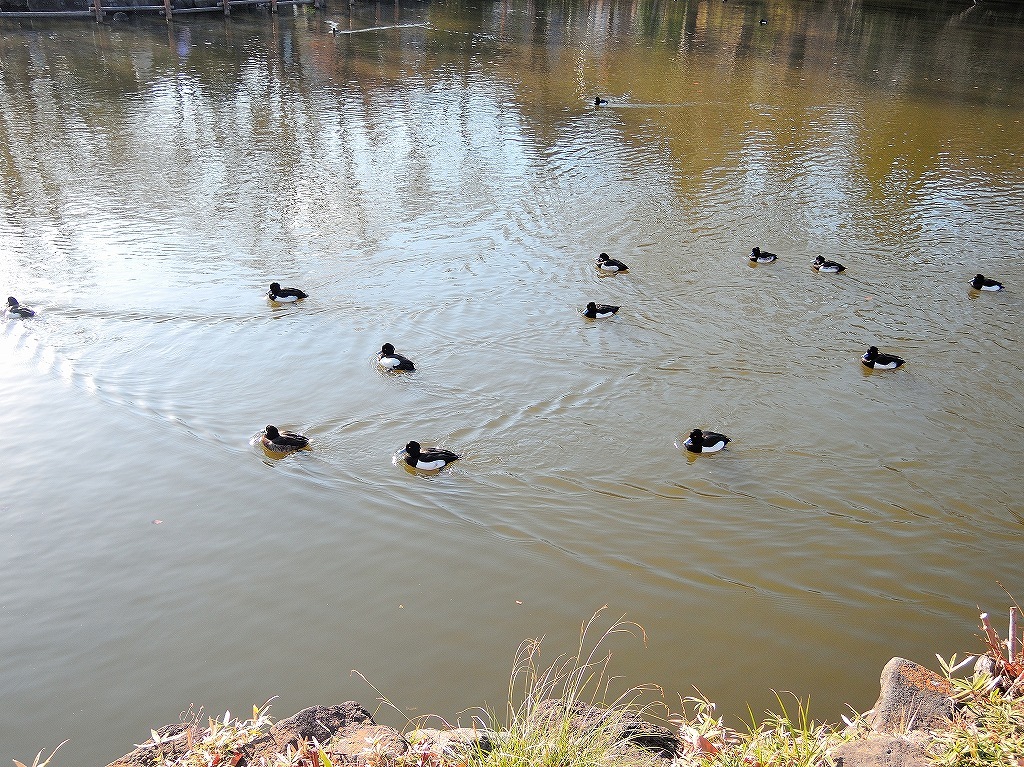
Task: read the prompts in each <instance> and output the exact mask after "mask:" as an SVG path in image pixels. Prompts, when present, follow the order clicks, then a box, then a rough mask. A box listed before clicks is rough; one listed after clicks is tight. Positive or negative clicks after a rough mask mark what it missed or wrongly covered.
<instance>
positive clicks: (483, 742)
mask: <svg viewBox="0 0 1024 767" xmlns="http://www.w3.org/2000/svg"><path fill="white" fill-rule="evenodd" d="M406 738H407V739H408V741H409V743H410V745H412V746H413V747H414V748H417V749H422V750H426V751H430V752H432V753H435V754H438V755H439V756H442V757H455V756H465V755H466V754H469V753H472V752H474V751H477V750H480V751H482V752H484V753H486V752H488V751H490V750H491V748H492V746H493V745H494V744H495V743H497V742H498V738H499V736H498V734H497V733H496V732H494V731H493V730H488V729H482V728H476V727H456V728H455V729H452V730H435V729H433V728H430V727H426V728H421V729H418V730H413V731H412V732H410V733H408V734H407V735H406Z"/></svg>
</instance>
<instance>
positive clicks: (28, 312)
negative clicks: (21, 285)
mask: <svg viewBox="0 0 1024 767" xmlns="http://www.w3.org/2000/svg"><path fill="white" fill-rule="evenodd" d="M7 314H8V316H10V317H35V316H36V313H35V311H33V310H32V309H29V308H28V307H27V306H22V305H21V304H19V303H18V299H17V298H15V297H14V296H7Z"/></svg>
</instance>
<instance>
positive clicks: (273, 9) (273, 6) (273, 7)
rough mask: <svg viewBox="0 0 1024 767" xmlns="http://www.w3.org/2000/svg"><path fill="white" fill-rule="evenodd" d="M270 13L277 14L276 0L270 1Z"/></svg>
mask: <svg viewBox="0 0 1024 767" xmlns="http://www.w3.org/2000/svg"><path fill="white" fill-rule="evenodd" d="M270 12H271V13H277V0H270Z"/></svg>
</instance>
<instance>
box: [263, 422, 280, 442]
mask: <svg viewBox="0 0 1024 767" xmlns="http://www.w3.org/2000/svg"><path fill="white" fill-rule="evenodd" d="M263 433H264V434H266V435H267V439H277V438H278V437H280V436H281V432H279V431H278V430H277V427H276V426H271V425H270V424H267V428H266V429H265V430H264V432H263Z"/></svg>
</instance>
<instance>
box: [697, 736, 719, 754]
mask: <svg viewBox="0 0 1024 767" xmlns="http://www.w3.org/2000/svg"><path fill="white" fill-rule="evenodd" d="M697 750H698V751H699V752H701V753H702V754H711V755H712V756H716V755H717V754H718V753H719V751H718V746H716V745H715V744H714V743H712V742H711V741H710V740H708V739H707V738H705V737H704V736H703V735H698V736H697Z"/></svg>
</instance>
